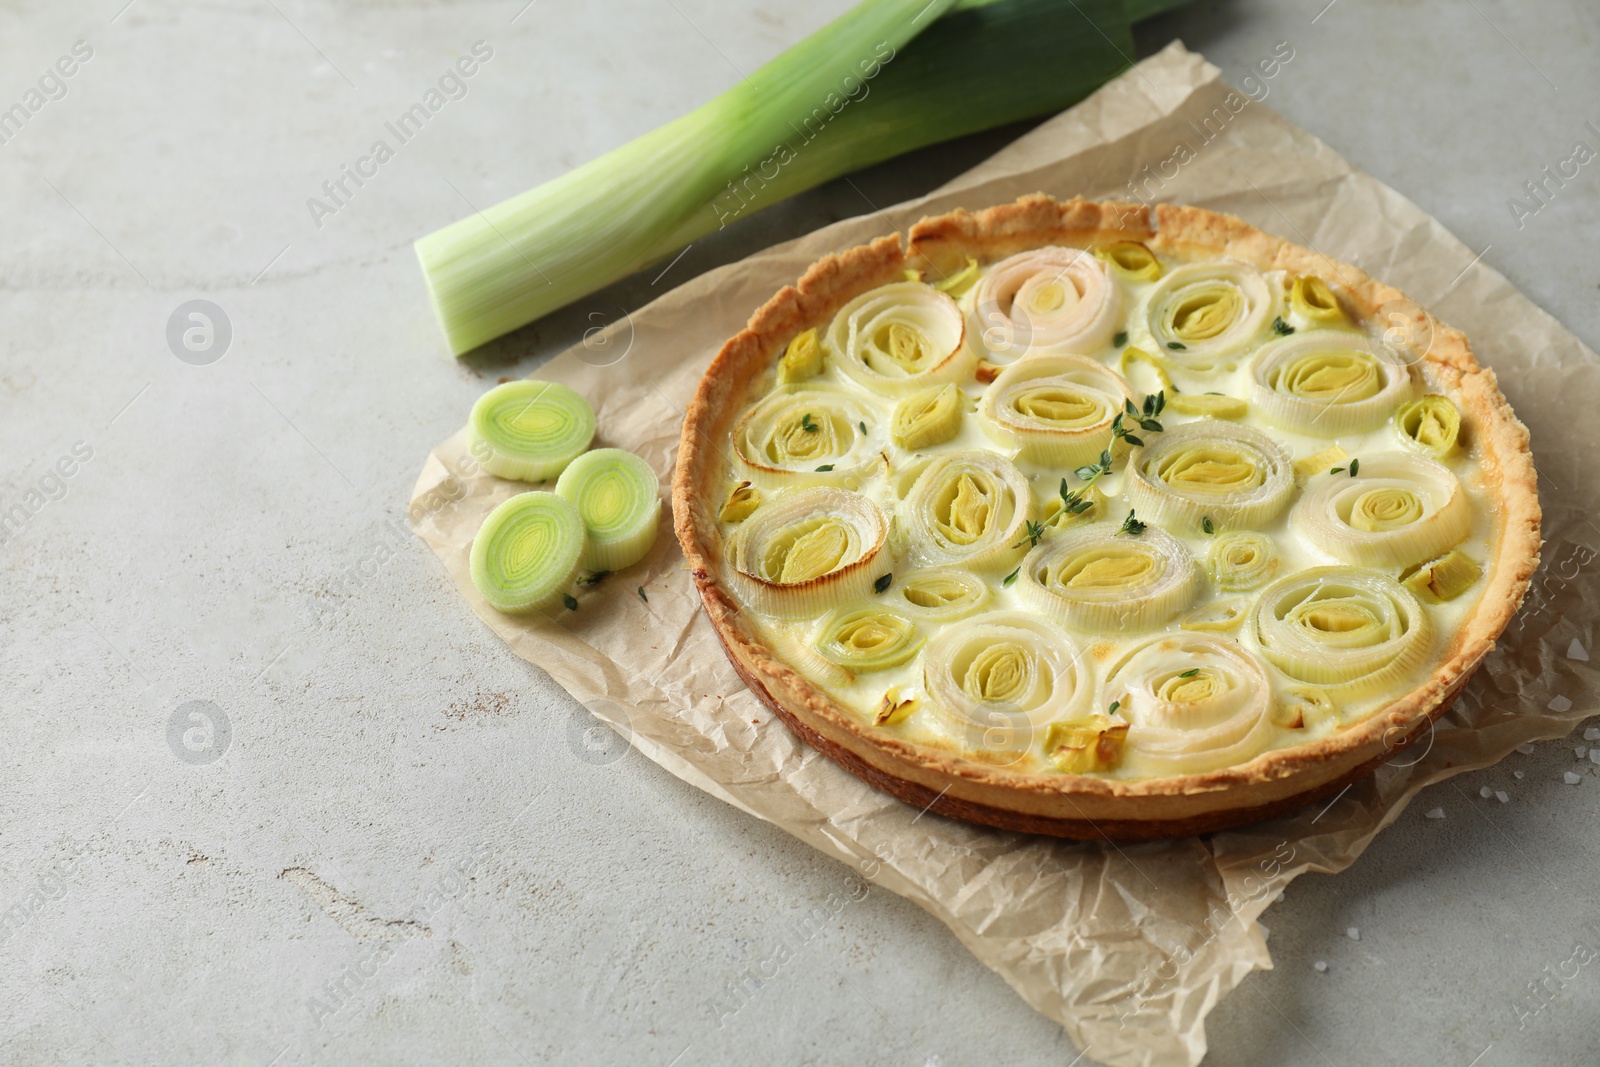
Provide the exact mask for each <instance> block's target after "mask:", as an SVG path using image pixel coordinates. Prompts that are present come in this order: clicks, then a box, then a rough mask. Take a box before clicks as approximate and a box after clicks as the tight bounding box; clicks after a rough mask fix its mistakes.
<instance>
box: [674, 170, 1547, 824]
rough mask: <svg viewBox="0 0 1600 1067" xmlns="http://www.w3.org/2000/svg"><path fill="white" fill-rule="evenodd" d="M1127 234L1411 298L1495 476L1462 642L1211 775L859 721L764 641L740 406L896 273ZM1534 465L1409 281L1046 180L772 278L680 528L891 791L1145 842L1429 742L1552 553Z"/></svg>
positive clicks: (703, 390)
mask: <svg viewBox="0 0 1600 1067" xmlns="http://www.w3.org/2000/svg"><path fill="white" fill-rule="evenodd" d="M1118 240H1132V241H1138V242H1142V243H1144V244H1145V245H1147V246H1148V247H1149V248H1150V249H1151V250H1152V251H1154V252H1155V253H1157V254H1158V255H1160V256H1162V257H1170V258H1176V259H1191V260H1214V259H1217V258H1227V259H1233V260H1238V261H1242V262H1244V263H1246V264H1249V265H1251V266H1253V267H1255V268H1256V269H1258V270H1260V271H1284V272H1287V274H1289V275H1295V276H1298V275H1318V276H1321V277H1324V278H1334V277H1336V278H1337V279H1338V282H1339V295H1340V298H1341V300H1342V301H1343V303H1344V304H1345V306H1346V307H1347V308H1348V309H1350V310H1351V311H1353V312H1354V313H1355V314H1356V315H1357V316H1358V317H1359V318H1360V319H1362V320H1373V319H1376V320H1377V321H1388V320H1391V319H1392V318H1393V316H1394V315H1395V314H1397V313H1399V314H1404V315H1405V317H1406V323H1407V324H1409V326H1410V327H1411V328H1413V329H1415V330H1416V331H1418V332H1419V333H1422V332H1425V333H1426V335H1427V337H1428V338H1429V341H1430V343H1429V344H1428V345H1427V348H1426V352H1425V353H1423V354H1422V355H1421V360H1420V361H1419V366H1418V368H1417V369H1418V370H1419V371H1420V372H1421V374H1422V377H1423V378H1424V380H1425V381H1426V383H1427V384H1428V386H1429V389H1430V391H1443V392H1444V393H1446V394H1447V395H1448V396H1449V397H1450V398H1451V399H1453V400H1454V401H1455V403H1456V404H1457V406H1458V407H1459V408H1460V409H1461V416H1462V422H1461V425H1462V432H1463V435H1464V436H1467V437H1468V438H1469V439H1470V440H1471V442H1472V447H1473V451H1474V458H1475V460H1476V462H1477V465H1478V470H1479V471H1480V473H1481V485H1480V489H1481V495H1484V496H1486V497H1487V499H1488V501H1489V504H1490V507H1489V509H1488V511H1489V514H1488V517H1487V521H1488V523H1489V524H1490V526H1491V527H1492V529H1491V532H1490V536H1489V539H1488V543H1487V549H1488V550H1487V556H1488V558H1487V559H1486V560H1485V561H1484V563H1483V570H1484V578H1483V587H1482V590H1481V593H1480V595H1479V596H1478V598H1477V601H1476V604H1475V605H1473V607H1472V608H1471V610H1470V612H1469V613H1468V614H1467V615H1466V616H1465V617H1464V618H1463V620H1462V621H1461V622H1460V623H1459V625H1457V626H1456V627H1455V629H1454V632H1453V634H1452V635H1451V637H1450V640H1448V641H1447V642H1444V643H1443V644H1442V647H1436V648H1435V652H1434V658H1433V660H1432V663H1433V665H1434V669H1433V671H1432V673H1431V675H1429V676H1427V677H1426V678H1425V679H1424V680H1422V681H1421V682H1420V683H1419V684H1416V685H1415V686H1414V687H1413V688H1411V689H1410V691H1408V692H1405V693H1403V694H1402V695H1400V696H1398V697H1397V698H1395V699H1393V700H1391V701H1390V702H1389V703H1387V704H1386V705H1384V706H1383V707H1381V708H1380V709H1379V710H1377V711H1376V712H1374V713H1372V714H1371V715H1370V716H1368V717H1366V718H1365V719H1363V720H1362V721H1360V722H1358V723H1356V724H1355V725H1351V726H1348V727H1346V728H1345V729H1343V730H1342V731H1340V732H1337V733H1333V734H1330V735H1329V736H1326V737H1322V738H1320V739H1317V740H1314V741H1310V742H1307V743H1304V744H1300V745H1297V746H1293V747H1279V748H1273V749H1269V750H1268V751H1265V752H1262V753H1261V754H1260V755H1257V756H1255V757H1254V758H1252V759H1249V760H1248V761H1247V762H1245V763H1242V764H1240V765H1237V766H1231V767H1226V768H1223V769H1219V770H1211V771H1207V772H1205V773H1194V774H1178V775H1172V776H1168V777H1149V778H1137V779H1131V780H1122V779H1116V778H1108V777H1102V776H1096V775H1092V774H1063V773H1037V772H1026V771H1015V770H1008V769H1004V768H998V767H995V766H991V765H989V764H987V763H985V762H982V761H980V760H976V759H973V758H969V757H967V756H964V755H957V754H954V753H952V752H951V751H948V750H946V749H945V748H941V747H937V746H934V745H932V744H925V743H920V742H913V741H908V740H905V739H902V738H899V737H896V736H892V735H890V734H888V733H885V732H884V731H882V730H879V729H877V728H875V727H873V726H872V725H870V724H869V723H866V722H863V721H862V719H861V717H860V716H859V714H856V713H852V712H851V711H849V710H848V709H846V708H845V707H843V706H842V705H841V704H840V703H839V701H838V700H836V699H835V697H833V696H832V695H830V694H829V693H828V692H827V691H825V690H824V689H823V688H822V687H820V686H818V685H816V684H813V682H812V681H810V680H809V679H808V678H807V677H805V676H804V675H802V674H801V673H800V672H799V671H798V670H796V669H795V668H794V667H792V666H790V664H789V663H787V662H785V660H784V659H783V658H782V656H780V655H779V654H778V653H777V652H776V651H774V649H773V648H771V647H769V644H768V643H767V641H766V640H764V639H763V637H762V636H761V634H760V632H759V631H758V629H757V628H756V626H754V625H753V624H752V622H751V620H750V619H749V618H748V617H747V616H746V615H745V614H744V612H743V611H742V610H741V607H740V604H739V601H738V599H737V598H736V597H735V595H734V593H733V591H732V590H731V589H730V587H729V586H728V584H727V581H726V578H725V577H724V565H723V564H724V559H723V540H724V537H723V534H722V532H720V529H719V524H718V513H719V511H720V509H721V507H722V504H723V501H724V499H725V498H726V495H727V488H728V484H729V479H730V477H731V474H730V471H729V468H728V460H727V458H726V456H727V442H728V440H729V435H730V433H731V431H732V430H733V427H734V425H735V423H736V422H737V420H738V419H739V418H740V417H741V415H742V414H743V413H744V412H745V411H746V410H747V409H748V408H749V406H750V404H751V403H752V402H754V401H755V400H756V399H758V398H759V396H760V390H763V389H765V388H766V385H765V384H764V383H765V382H769V381H770V380H771V371H772V368H773V367H774V365H775V364H776V362H777V360H778V359H779V358H780V357H781V356H782V355H783V353H784V350H785V346H786V345H787V344H788V343H789V341H790V340H791V339H792V338H794V337H795V336H796V335H797V334H799V333H800V332H802V331H804V330H806V329H808V328H811V327H817V328H818V330H819V332H821V331H825V330H826V329H827V327H828V324H829V323H830V321H831V320H832V319H833V316H834V314H835V313H836V312H837V311H838V310H839V309H840V308H842V307H843V306H844V305H845V304H847V303H848V302H849V301H851V300H852V299H853V298H855V297H858V296H860V295H861V294H863V293H866V292H867V291H869V290H872V289H875V288H877V287H879V286H882V285H886V284H888V283H891V282H897V281H901V280H902V279H903V278H904V277H905V276H906V271H907V270H913V271H916V270H930V271H937V272H939V273H940V274H941V275H944V274H947V273H955V272H958V271H959V270H960V269H961V268H962V266H963V265H964V264H965V263H966V262H967V260H968V258H969V257H972V258H975V259H977V260H978V262H979V263H980V264H984V265H988V264H992V263H994V262H996V261H998V260H1000V259H1003V258H1004V257H1007V256H1010V255H1013V254H1015V253H1017V252H1021V251H1025V250H1030V249H1036V248H1040V247H1042V246H1047V245H1067V246H1072V247H1077V248H1093V247H1100V246H1103V245H1105V244H1107V243H1109V242H1112V241H1118ZM1397 309H1399V311H1397ZM979 376H980V379H981V378H982V372H981V370H980V374H979ZM1535 477H1536V476H1535V471H1534V466H1533V458H1532V455H1531V453H1530V452H1529V448H1528V433H1527V430H1526V428H1525V427H1524V426H1523V425H1522V424H1521V423H1520V422H1518V421H1517V419H1516V417H1515V415H1514V414H1513V413H1512V411H1511V408H1510V407H1509V405H1508V404H1507V403H1506V399H1505V397H1504V396H1503V395H1502V394H1501V392H1500V390H1499V387H1498V385H1497V384H1496V379H1495V375H1494V372H1493V371H1491V370H1489V369H1488V368H1485V367H1481V366H1480V365H1479V364H1478V363H1477V361H1476V360H1475V359H1474V358H1473V355H1472V352H1471V350H1470V348H1469V347H1468V344H1467V339H1466V337H1465V336H1463V335H1462V334H1461V333H1460V332H1459V331H1457V330H1454V329H1452V328H1450V327H1447V326H1444V325H1443V324H1441V323H1438V322H1437V321H1436V320H1433V319H1432V318H1431V317H1429V316H1428V315H1427V313H1426V312H1424V311H1422V310H1421V309H1420V308H1418V307H1417V306H1416V305H1415V304H1414V303H1412V302H1410V301H1408V300H1407V299H1406V298H1405V297H1404V295H1403V294H1402V293H1400V292H1399V291H1398V290H1396V289H1394V288H1392V287H1390V286H1388V285H1385V284H1383V283H1382V282H1379V281H1376V280H1373V279H1371V278H1369V277H1367V276H1366V275H1365V274H1363V273H1362V272H1360V271H1358V270H1356V269H1355V268H1353V267H1350V266H1347V265H1345V264H1341V263H1337V262H1335V261H1333V260H1330V259H1328V258H1327V257H1325V256H1322V255H1320V254H1318V253H1315V252H1312V251H1310V250H1307V249H1305V248H1301V247H1299V246H1297V245H1294V244H1290V243H1288V242H1286V241H1284V240H1281V239H1280V238H1277V237H1273V236H1271V235H1269V234H1266V233H1263V232H1262V231H1260V230H1258V229H1256V228H1254V227H1252V226H1250V225H1248V224H1246V223H1245V222H1243V221H1241V220H1240V219H1237V218H1235V217H1232V216H1229V215H1222V214H1217V213H1214V212H1210V211H1205V210H1202V209H1198V208H1193V207H1184V206H1172V205H1157V206H1155V207H1154V208H1149V207H1145V206H1143V205H1137V204H1130V203H1122V202H1115V201H1110V202H1091V201H1085V200H1082V199H1074V200H1071V201H1068V202H1058V201H1056V200H1054V199H1051V198H1049V197H1046V196H1042V195H1034V196H1026V197H1023V198H1021V199H1019V200H1018V201H1016V202H1015V203H1010V204H1002V205H998V206H995V207H991V208H988V209H986V210H983V211H978V212H974V213H969V212H966V211H954V212H951V213H949V214H946V215H940V216H937V217H932V218H924V219H923V220H922V221H920V222H918V223H917V224H916V225H915V226H913V227H912V228H911V231H910V234H909V246H908V247H902V244H901V240H900V238H898V237H884V238H880V239H878V240H876V241H873V242H872V243H870V244H867V245H862V246H858V247H855V248H851V249H848V250H846V251H844V252H841V253H839V254H836V255H830V256H826V257H824V258H823V259H821V260H819V261H817V262H816V263H815V264H813V265H812V266H811V267H810V269H808V270H807V271H806V272H805V274H804V276H803V277H802V278H801V279H800V280H799V282H798V284H797V285H794V286H788V287H785V288H784V289H783V290H782V291H780V292H779V293H777V295H775V296H774V297H773V298H772V299H771V300H769V301H768V302H767V303H766V304H765V305H764V306H763V307H762V308H761V309H760V310H758V311H757V312H756V313H755V314H754V315H753V316H752V317H751V319H750V321H749V324H748V326H747V327H746V328H745V329H744V330H743V331H741V332H740V333H739V334H738V335H737V336H735V337H733V338H732V339H730V340H729V341H728V342H727V343H726V344H725V345H723V347H722V349H721V350H720V351H719V352H718V353H717V355H716V357H715V358H714V359H713V360H712V362H711V364H710V366H709V368H708V369H707V370H706V372H705V375H704V377H703V378H702V379H701V382H700V385H699V388H698V390H697V391H696V394H695V397H694V400H693V402H692V403H691V404H690V406H689V409H688V412H687V416H686V418H685V421H684V426H683V433H682V439H681V445H680V451H679V454H678V461H677V469H676V472H675V475H674V479H673V490H672V503H673V514H674V525H675V530H676V533H677V536H678V540H679V542H680V543H681V545H682V547H683V551H684V554H685V556H686V557H687V562H688V566H689V569H690V571H691V573H692V574H693V576H694V580H695V583H696V585H697V586H698V588H699V591H700V594H701V597H702V599H703V601H704V603H705V607H706V612H707V614H708V616H709V617H710V620H711V623H712V625H713V626H714V627H715V629H716V632H717V634H718V636H719V638H720V639H721V641H722V644H723V646H724V648H725V650H726V652H727V654H728V657H729V659H730V661H731V662H732V663H733V665H734V668H735V669H736V670H737V671H738V673H739V675H740V677H741V678H743V679H744V681H745V682H746V684H748V685H749V687H750V688H751V690H752V691H753V692H754V693H755V694H756V695H757V697H758V698H759V699H760V700H761V701H762V702H763V703H764V704H765V705H766V706H767V707H769V708H770V709H771V710H772V711H773V712H774V713H775V714H776V715H777V716H778V717H779V718H781V719H782V720H783V721H784V722H785V723H786V724H787V725H788V726H789V727H790V728H791V729H793V730H794V731H795V732H796V733H797V734H799V735H800V736H801V737H803V738H804V739H805V740H806V741H807V743H809V744H810V745H811V746H812V747H814V748H816V749H817V750H818V751H820V752H822V753H823V754H825V755H827V756H828V757H829V758H831V759H832V760H834V761H835V762H836V763H838V764H840V765H841V766H843V767H844V768H845V769H847V770H849V771H850V772H851V773H853V774H855V775H857V776H858V777H860V778H862V779H863V780H865V781H867V782H869V783H871V784H872V785H874V786H876V787H878V788H879V789H882V790H884V791H886V792H888V793H890V794H893V795H894V796H896V797H898V798H899V799H901V800H903V801H905V802H906V803H908V804H911V805H914V806H916V807H918V808H921V809H925V810H931V811H933V812H936V813H938V814H941V815H946V816H949V817H952V818H957V819H962V820H966V821H968V822H974V823H981V824H987V825H991V826H997V827H1002V828H1005V829H1011V830H1019V831H1024V832H1030V833H1040V834H1050V835H1054V836H1059V837H1067V838H1076V839H1083V840H1088V839H1100V838H1106V839H1115V840H1142V839H1151V838H1161V837H1175V836H1181V835H1187V834H1194V833H1202V832H1208V831H1214V830H1220V829H1225V828H1228V827H1232V826H1238V825H1243V824H1246V823H1250V822H1255V821H1259V820H1262V819H1266V818H1269V817H1272V816H1275V815H1278V814H1282V813H1286V812H1289V811H1292V810H1294V809H1296V808H1299V807H1301V806H1303V805H1306V804H1308V803H1311V802H1313V801H1315V800H1317V799H1319V798H1324V797H1328V796H1332V795H1333V794H1335V793H1336V792H1338V791H1339V790H1340V789H1342V788H1343V787H1344V786H1345V785H1347V784H1348V783H1351V782H1353V781H1356V780H1358V779H1360V778H1362V777H1364V776H1365V775H1367V774H1370V773H1371V772H1372V771H1373V770H1375V769H1376V768H1377V767H1378V766H1379V765H1381V764H1382V763H1384V762H1385V761H1387V760H1388V759H1390V758H1391V757H1393V756H1394V755H1395V754H1396V753H1397V752H1400V751H1407V750H1409V746H1410V745H1411V744H1412V743H1413V742H1415V743H1416V744H1419V745H1420V744H1422V741H1421V738H1422V736H1423V735H1424V734H1425V733H1426V732H1427V731H1428V730H1429V729H1430V726H1431V723H1432V721H1433V720H1434V719H1436V718H1437V717H1438V716H1440V715H1441V714H1443V713H1444V711H1445V710H1446V709H1447V708H1448V707H1449V705H1450V703H1451V701H1452V700H1453V699H1454V697H1455V696H1456V695H1457V694H1458V693H1459V692H1460V691H1461V689H1462V687H1463V686H1465V684H1466V683H1467V681H1468V680H1469V679H1470V677H1471V676H1472V674H1473V672H1474V671H1475V670H1476V669H1477V667H1478V665H1479V664H1480V663H1481V662H1482V660H1483V657H1484V656H1485V655H1486V654H1487V653H1488V652H1489V651H1490V650H1491V649H1492V648H1493V647H1494V642H1495V640H1496V638H1497V637H1498V636H1499V635H1500V633H1501V632H1502V630H1503V629H1504V628H1505V626H1506V625H1507V623H1508V622H1509V621H1510V619H1511V616H1512V615H1513V614H1514V612H1515V611H1516V610H1517V608H1518V606H1519V605H1520V604H1521V601H1522V598H1523V594H1524V593H1525V591H1526V589H1527V586H1528V582H1529V579H1530V576H1531V575H1532V574H1533V571H1534V569H1535V567H1536V566H1537V564H1538V558H1539V548H1540V543H1541V542H1540V537H1539V524H1540V509H1539V501H1538V495H1537V489H1536V482H1535Z"/></svg>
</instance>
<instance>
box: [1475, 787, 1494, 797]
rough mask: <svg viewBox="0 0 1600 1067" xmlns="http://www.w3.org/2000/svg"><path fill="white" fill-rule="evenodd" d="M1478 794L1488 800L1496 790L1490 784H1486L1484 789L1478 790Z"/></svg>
mask: <svg viewBox="0 0 1600 1067" xmlns="http://www.w3.org/2000/svg"><path fill="white" fill-rule="evenodd" d="M1478 795H1479V796H1480V797H1482V798H1483V799H1485V800H1488V799H1489V798H1490V797H1492V796H1494V790H1492V789H1490V788H1489V787H1488V786H1484V787H1483V788H1482V789H1479V790H1478Z"/></svg>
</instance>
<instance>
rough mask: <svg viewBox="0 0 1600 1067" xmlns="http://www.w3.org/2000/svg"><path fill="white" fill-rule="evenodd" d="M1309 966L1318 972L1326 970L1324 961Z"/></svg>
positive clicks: (1326, 965)
mask: <svg viewBox="0 0 1600 1067" xmlns="http://www.w3.org/2000/svg"><path fill="white" fill-rule="evenodd" d="M1311 966H1313V967H1315V968H1316V969H1317V970H1319V971H1326V970H1327V969H1328V964H1327V962H1326V961H1324V960H1318V961H1317V962H1316V963H1313V964H1312V965H1311Z"/></svg>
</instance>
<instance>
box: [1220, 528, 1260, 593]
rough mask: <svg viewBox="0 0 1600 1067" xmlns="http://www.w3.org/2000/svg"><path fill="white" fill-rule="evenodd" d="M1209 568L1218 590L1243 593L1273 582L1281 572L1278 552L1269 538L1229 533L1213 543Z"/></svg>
mask: <svg viewBox="0 0 1600 1067" xmlns="http://www.w3.org/2000/svg"><path fill="white" fill-rule="evenodd" d="M1206 565H1207V567H1208V568H1209V569H1210V571H1211V580H1212V581H1214V582H1216V583H1217V588H1218V589H1221V590H1222V591H1223V592H1227V593H1242V592H1244V591H1245V590H1248V589H1255V588H1257V587H1259V586H1262V585H1265V584H1266V583H1267V582H1268V581H1270V580H1271V579H1272V575H1273V572H1275V571H1276V570H1277V569H1278V549H1277V547H1276V546H1275V545H1274V544H1273V543H1272V538H1270V537H1268V536H1267V535H1266V534H1259V533H1253V532H1251V531H1248V530H1230V531H1227V532H1226V533H1220V534H1218V535H1217V537H1216V539H1215V540H1214V541H1212V542H1211V549H1210V551H1209V552H1208V553H1207V555H1206Z"/></svg>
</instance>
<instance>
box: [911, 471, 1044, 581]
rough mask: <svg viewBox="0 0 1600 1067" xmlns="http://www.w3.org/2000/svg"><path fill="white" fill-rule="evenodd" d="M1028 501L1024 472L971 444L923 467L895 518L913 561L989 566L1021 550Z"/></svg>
mask: <svg viewBox="0 0 1600 1067" xmlns="http://www.w3.org/2000/svg"><path fill="white" fill-rule="evenodd" d="M1032 502H1033V501H1032V493H1031V492H1030V490H1029V487H1028V479H1027V476H1026V475H1024V474H1023V473H1022V472H1021V471H1020V470H1018V469H1017V465H1016V464H1015V463H1012V462H1011V461H1010V460H1008V459H1006V458H1005V457H1004V456H1002V455H1000V454H998V453H996V452H988V451H983V450H978V449H971V450H965V451H960V452H949V453H946V454H944V455H941V456H938V457H936V458H934V459H933V460H932V461H931V462H930V463H929V464H928V465H927V466H926V467H924V468H923V469H922V473H921V474H920V475H918V477H917V480H916V482H915V483H914V484H913V485H912V486H911V490H910V492H908V493H907V494H906V498H905V502H904V504H903V505H902V506H901V508H900V510H899V512H898V516H897V517H898V519H899V522H900V525H901V526H902V527H903V528H904V531H905V536H906V541H907V548H908V550H909V552H910V553H911V555H912V557H913V558H914V559H916V560H917V562H918V563H921V564H923V565H925V566H939V565H948V564H955V563H959V564H961V565H963V566H967V567H972V568H975V569H978V570H995V569H997V568H1000V567H1010V566H1011V565H1013V564H1014V563H1015V562H1016V560H1017V559H1018V557H1020V556H1021V555H1022V549H1023V548H1024V547H1026V545H1027V543H1028V542H1027V538H1026V535H1025V533H1024V531H1025V529H1026V526H1025V524H1026V523H1027V521H1028V517H1029V508H1030V505H1031V504H1032ZM1019 542H1020V543H1019Z"/></svg>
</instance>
